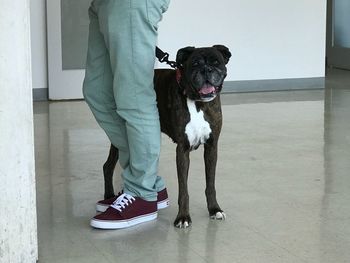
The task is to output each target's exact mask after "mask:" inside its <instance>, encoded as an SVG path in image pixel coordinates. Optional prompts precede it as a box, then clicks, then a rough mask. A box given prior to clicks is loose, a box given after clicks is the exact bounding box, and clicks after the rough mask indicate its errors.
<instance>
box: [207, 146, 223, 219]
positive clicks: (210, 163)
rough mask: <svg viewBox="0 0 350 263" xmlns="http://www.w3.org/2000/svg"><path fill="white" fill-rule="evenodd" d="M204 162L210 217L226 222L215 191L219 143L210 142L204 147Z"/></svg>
mask: <svg viewBox="0 0 350 263" xmlns="http://www.w3.org/2000/svg"><path fill="white" fill-rule="evenodd" d="M204 162H205V179H206V189H205V195H206V197H207V206H208V211H209V216H210V218H212V219H218V220H224V219H225V218H226V215H225V213H224V212H223V211H222V209H221V208H220V206H219V204H218V202H217V200H216V190H215V170H216V162H217V141H210V142H209V143H207V144H205V145H204Z"/></svg>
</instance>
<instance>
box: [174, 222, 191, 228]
mask: <svg viewBox="0 0 350 263" xmlns="http://www.w3.org/2000/svg"><path fill="white" fill-rule="evenodd" d="M190 225H191V224H190V223H189V222H187V221H180V222H179V223H177V225H176V227H177V228H188V227H189V226H190Z"/></svg>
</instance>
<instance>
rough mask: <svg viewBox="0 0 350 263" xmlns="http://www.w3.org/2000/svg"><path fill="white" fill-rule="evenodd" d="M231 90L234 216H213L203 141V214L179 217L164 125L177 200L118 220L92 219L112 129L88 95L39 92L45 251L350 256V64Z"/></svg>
mask: <svg viewBox="0 0 350 263" xmlns="http://www.w3.org/2000/svg"><path fill="white" fill-rule="evenodd" d="M222 101H223V104H224V105H223V113H224V127H223V131H222V135H221V139H220V146H219V147H220V148H219V161H218V167H217V181H216V182H217V194H218V200H219V203H220V204H221V206H222V208H223V209H224V210H225V212H226V214H227V220H226V221H212V220H210V219H209V218H208V215H207V211H206V203H205V196H204V187H205V186H204V183H205V179H204V165H203V161H202V154H203V150H202V149H199V150H198V151H196V152H194V153H192V159H191V168H190V176H189V192H190V209H191V213H192V214H191V215H192V220H193V225H192V227H191V228H189V229H186V230H184V229H176V228H174V227H173V225H172V222H173V220H174V218H175V216H176V214H177V178H176V167H175V145H174V144H173V143H172V142H171V141H170V140H169V139H168V138H167V137H165V136H164V137H163V141H162V154H161V160H160V168H159V169H160V170H159V172H160V175H162V176H163V177H164V178H165V180H166V183H167V187H168V191H169V195H170V198H171V207H169V208H168V209H166V210H162V211H160V212H159V218H158V220H157V221H154V222H151V223H147V224H144V225H139V226H136V227H133V228H130V229H126V230H117V231H103V230H96V229H92V228H91V227H90V226H89V220H90V218H91V217H92V216H94V215H95V206H94V205H95V202H96V201H97V200H99V199H101V198H102V194H103V178H102V164H103V163H104V161H105V159H106V157H107V154H108V148H109V143H108V140H107V138H106V136H105V135H104V133H103V131H102V130H101V129H100V128H99V127H98V126H97V124H96V122H95V120H94V119H93V117H92V115H91V113H90V111H89V109H88V108H87V106H86V104H85V103H84V102H83V101H71V102H51V103H48V102H36V103H35V104H34V111H35V149H36V151H35V154H36V173H37V207H38V232H39V262H40V263H65V262H69V263H70V262H72V263H73V262H74V263H79V262H84V263H90V262H92V263H97V262H98V263H107V262H109V263H112V262H130V263H131V262H169V263H170V262H191V263H192V262H193V263H195V262H210V263H214V262H220V263H221V262H222V263H226V262H234V263H236V262H242V263H249V262H253V263H255V262H256V263H263V262H268V263H273V262H278V263H281V262H282V263H284V262H293V263H299V262H315V263H322V262H325V263H333V262H336V263H341V262H350V205H349V204H350V132H349V131H350V72H346V71H339V70H334V71H331V72H330V73H329V74H328V76H327V78H326V89H325V90H313V91H294V92H268V93H251V94H225V95H223V96H222ZM119 173H120V169H119V168H118V169H117V174H118V175H119ZM118 177H119V176H116V181H115V185H116V187H118V185H120V179H119V178H118Z"/></svg>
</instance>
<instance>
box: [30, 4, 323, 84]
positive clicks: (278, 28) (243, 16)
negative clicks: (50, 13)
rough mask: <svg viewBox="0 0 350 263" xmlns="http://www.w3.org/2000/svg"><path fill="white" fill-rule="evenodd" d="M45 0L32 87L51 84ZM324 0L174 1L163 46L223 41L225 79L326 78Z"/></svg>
mask: <svg viewBox="0 0 350 263" xmlns="http://www.w3.org/2000/svg"><path fill="white" fill-rule="evenodd" d="M44 3H45V0H31V6H32V12H31V13H32V18H31V21H32V57H33V61H32V62H33V87H34V88H43V87H47V62H46V60H47V57H46V33H45V30H46V22H45V5H44ZM325 30H326V1H325V0H307V1H304V0H265V1H261V0H244V1H241V0H220V1H212V0H191V1H188V0H171V4H170V8H169V10H168V12H167V13H166V14H165V16H164V20H163V21H162V23H161V25H160V30H159V46H160V47H161V48H162V49H163V50H164V51H167V52H169V53H170V55H171V58H172V59H174V58H175V56H176V51H177V50H178V49H179V48H181V47H184V46H188V45H191V46H192V45H194V46H207V45H213V44H218V43H220V44H225V45H227V46H228V47H229V48H230V50H231V51H232V54H233V56H232V59H231V61H230V63H229V65H228V72H229V75H228V77H227V79H226V80H256V79H284V78H309V77H323V76H324V70H325V42H326V40H325V37H326V31H325Z"/></svg>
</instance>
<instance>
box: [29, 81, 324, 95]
mask: <svg viewBox="0 0 350 263" xmlns="http://www.w3.org/2000/svg"><path fill="white" fill-rule="evenodd" d="M324 87H325V78H301V79H267V80H240V81H225V83H224V87H223V90H222V93H235V92H237V93H238V92H242V93H243V92H261V91H286V90H311V89H324ZM45 100H48V89H47V88H42V89H33V101H45Z"/></svg>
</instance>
